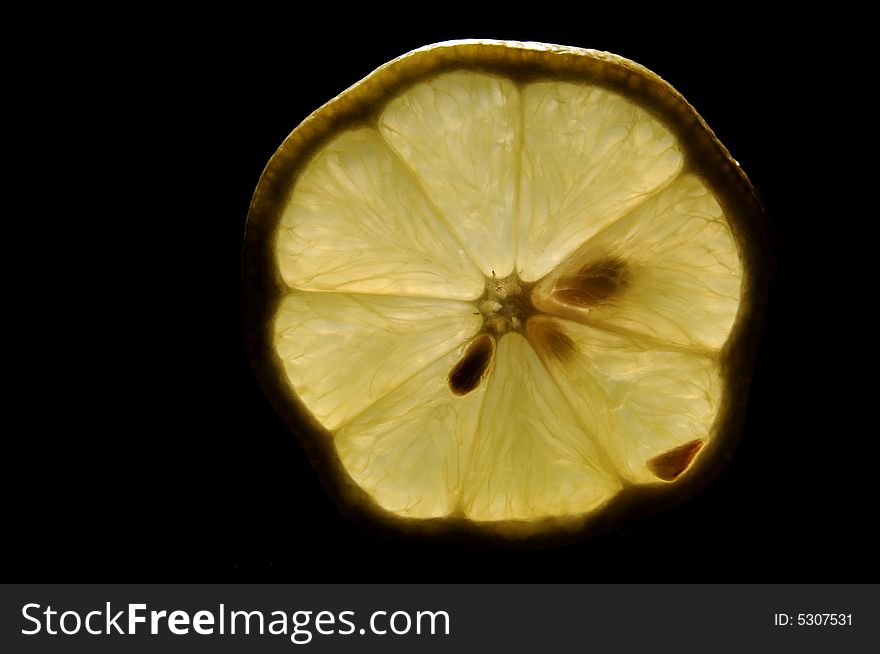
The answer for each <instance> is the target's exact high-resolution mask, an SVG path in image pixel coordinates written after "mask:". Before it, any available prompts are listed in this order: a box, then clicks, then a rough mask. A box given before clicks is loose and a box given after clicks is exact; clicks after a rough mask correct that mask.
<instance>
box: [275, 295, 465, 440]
mask: <svg viewBox="0 0 880 654" xmlns="http://www.w3.org/2000/svg"><path fill="white" fill-rule="evenodd" d="M481 324H482V319H481V317H480V316H478V315H476V316H475V315H474V308H473V304H470V303H465V302H460V301H456V300H443V299H429V298H407V297H397V296H382V295H356V294H344V293H309V292H294V293H291V294H290V295H288V296H287V297H286V298H285V299H284V300H283V302H282V304H281V307H280V309H279V311H278V314H277V317H276V319H275V342H276V349H277V352H278V355H279V357H280V358H281V361H282V362H283V365H284V371H285V373H286V375H287V379H288V381H289V383H290V385H291V386H292V387H293V389H294V391H295V392H296V394H297V395H298V396H299V397H300V398H301V399H302V401H303V403H304V404H305V405H306V407H308V409H309V410H310V411H311V412H312V414H313V415H314V416H315V417H316V418H318V420H319V421H320V422H321V423H322V424H323V425H324V426H325V427H326V428H327V429H330V430H333V429H336V428H337V427H339V426H341V425H342V424H343V423H345V422H347V421H348V420H350V419H351V418H353V417H354V416H356V415H357V414H358V413H360V412H361V411H363V410H364V409H366V408H367V407H368V406H370V405H371V404H372V403H373V402H375V401H376V400H377V399H379V398H381V397H383V396H384V395H386V394H387V393H388V392H389V391H391V390H393V389H394V388H396V387H397V386H398V385H400V384H401V383H402V382H403V381H405V380H406V379H407V378H409V377H411V376H412V375H414V374H415V373H418V372H421V371H422V370H424V369H425V368H426V367H427V366H428V365H429V364H431V363H433V362H434V361H436V360H437V359H439V358H441V357H442V356H444V355H445V354H447V353H448V352H450V351H451V350H453V349H455V348H457V347H458V346H459V345H460V344H461V343H462V342H464V341H465V340H466V339H468V338H470V337H471V336H473V335H474V334H475V333H476V332H477V331H478V330H479V329H480V327H481Z"/></svg>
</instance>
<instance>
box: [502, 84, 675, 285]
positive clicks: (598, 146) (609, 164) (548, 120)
mask: <svg viewBox="0 0 880 654" xmlns="http://www.w3.org/2000/svg"><path fill="white" fill-rule="evenodd" d="M521 102H522V105H523V109H522V111H523V140H522V177H521V181H520V199H519V230H518V231H519V239H518V246H517V256H516V267H517V271H518V273H519V276H520V278H521V279H523V280H524V281H535V280H537V279H540V278H541V277H543V276H544V275H546V274H547V273H549V272H550V271H551V270H552V269H553V268H555V267H556V266H557V265H558V264H559V263H560V262H562V261H563V260H564V259H565V258H566V257H567V256H568V255H569V254H571V252H572V251H574V250H575V249H576V248H577V247H578V246H580V245H581V244H582V243H583V242H584V241H586V240H587V239H589V238H590V237H591V236H593V235H595V234H596V233H598V232H599V231H600V230H601V229H602V228H604V227H607V226H608V225H610V224H612V223H613V222H614V221H616V220H617V219H618V218H620V217H621V216H622V215H624V214H625V213H626V212H627V211H628V210H630V209H632V208H633V207H635V206H637V205H639V204H641V203H642V202H644V201H645V200H646V198H648V197H649V196H650V195H651V194H652V193H655V192H657V191H658V190H659V189H660V188H662V187H663V185H665V184H667V183H668V182H670V181H671V180H672V179H673V178H674V177H675V176H676V175H677V174H678V173H679V171H680V169H681V167H682V160H683V157H682V153H681V150H680V149H679V147H678V144H677V141H676V139H675V137H674V136H673V135H672V133H671V132H670V131H669V130H668V129H666V128H665V127H664V126H663V125H661V124H660V123H659V122H658V121H657V120H656V119H655V118H653V117H652V116H651V115H650V114H648V112H646V111H645V110H644V109H641V108H640V107H638V106H636V105H634V104H633V103H631V102H629V101H628V100H626V99H625V98H623V97H621V96H619V95H617V94H614V93H611V92H609V91H606V90H603V89H600V88H596V87H591V86H588V85H583V84H571V83H563V82H539V83H534V84H528V85H526V86H525V88H524V89H523V91H522V94H521Z"/></svg>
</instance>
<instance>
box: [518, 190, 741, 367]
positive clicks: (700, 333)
mask: <svg viewBox="0 0 880 654" xmlns="http://www.w3.org/2000/svg"><path fill="white" fill-rule="evenodd" d="M603 261H605V262H607V261H615V262H618V266H619V268H620V270H619V271H618V275H617V276H618V277H619V281H617V282H616V285H617V286H619V288H616V289H615V290H614V293H613V295H612V297H610V298H609V301H607V302H601V303H598V305H596V306H579V303H578V302H559V301H556V300H555V299H554V295H556V296H558V295H559V293H555V292H554V288H556V289H558V287H559V281H560V280H561V279H565V280H573V279H574V278H576V276H577V273H578V271H584V270H586V271H589V270H595V269H596V268H597V266H599V265H600V264H601V263H602V262H603ZM741 284H742V264H741V262H740V259H739V254H738V252H737V247H736V243H735V241H734V239H733V235H732V234H731V231H730V227H729V225H728V224H727V221H726V219H725V217H724V212H723V211H722V209H721V207H720V206H719V204H718V202H717V201H716V200H715V198H714V197H713V196H712V194H711V193H710V192H709V190H708V189H707V188H706V186H705V185H704V184H703V182H702V181H701V180H700V178H699V177H697V176H696V175H691V174H686V175H681V176H680V177H678V178H677V179H676V180H675V181H674V182H673V183H672V184H670V185H669V186H668V187H666V188H664V189H663V190H662V191H661V192H660V193H658V194H657V195H655V196H654V197H652V198H651V199H649V200H648V201H647V202H645V203H644V204H643V205H641V206H640V207H638V208H636V209H634V210H633V211H632V212H631V213H629V214H628V215H626V216H624V217H623V218H621V219H620V220H619V221H617V222H616V223H614V224H613V225H611V226H609V227H608V228H607V229H606V230H604V231H603V232H601V233H600V234H598V235H597V236H595V237H594V238H592V239H590V240H589V241H587V242H586V243H584V244H583V246H582V247H581V248H580V252H579V253H577V254H576V255H575V256H572V257H571V258H570V260H569V261H566V262H565V263H564V264H563V265H561V266H560V267H559V268H558V269H557V270H556V271H554V273H553V274H551V275H550V276H548V277H547V278H546V279H544V280H542V281H541V283H539V284H538V285H537V286H536V288H535V291H534V294H533V299H534V300H535V302H536V304H537V305H538V306H539V307H540V308H542V309H544V310H545V311H547V312H548V313H553V314H559V315H563V316H564V317H569V318H574V319H579V320H586V321H587V322H588V323H589V324H591V325H593V326H596V327H599V326H602V327H605V328H608V329H611V330H618V331H619V330H624V331H627V332H631V333H634V334H637V335H641V336H643V337H645V338H646V339H649V340H650V341H651V342H653V343H655V344H656V345H657V346H659V347H663V346H666V345H673V344H674V345H680V346H684V347H691V348H696V349H702V350H704V351H710V352H711V351H715V350H718V349H719V348H721V347H722V346H723V345H724V343H725V342H726V341H727V338H728V336H729V335H730V330H731V329H732V327H733V323H734V320H735V319H736V314H737V311H738V309H739V304H740V287H741ZM569 285H571V282H569ZM575 285H576V284H575Z"/></svg>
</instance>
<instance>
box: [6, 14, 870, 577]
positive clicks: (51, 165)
mask: <svg viewBox="0 0 880 654" xmlns="http://www.w3.org/2000/svg"><path fill="white" fill-rule="evenodd" d="M547 9H548V10H549V9H550V7H548V8H547ZM613 11H614V9H613V8H612V9H611V10H609V12H608V14H607V15H602V16H600V15H597V14H595V13H592V12H588V11H586V10H578V12H577V13H576V14H575V15H572V16H565V15H561V16H557V17H552V16H550V15H549V14H542V15H536V14H534V13H528V14H523V13H516V12H515V10H514V8H513V7H512V6H503V5H499V7H498V9H497V12H498V13H493V12H490V11H488V10H485V11H481V12H476V11H475V9H474V7H473V6H471V7H470V8H468V9H466V10H465V9H459V10H454V9H451V8H450V7H449V6H448V5H443V6H442V8H441V7H440V6H437V7H430V8H427V7H426V8H424V9H420V10H418V11H417V10H416V9H415V6H413V7H412V8H411V9H409V10H405V11H403V12H402V13H400V12H394V11H391V9H390V7H388V8H381V9H380V8H375V9H373V10H370V11H367V10H360V11H357V12H355V13H354V14H352V13H351V12H349V11H348V10H344V9H342V7H341V6H340V7H338V8H336V9H335V10H333V11H327V12H325V13H324V15H322V16H308V15H304V14H303V15H295V14H293V15H291V14H273V13H267V14H264V15H259V16H257V15H243V14H240V13H236V12H230V13H227V14H224V15H217V14H216V13H215V14H211V15H205V16H198V17H186V18H184V17H182V16H176V15H168V16H155V15H152V16H139V17H131V18H126V19H122V18H120V17H111V18H112V20H111V26H110V27H107V28H101V27H97V24H98V23H96V22H94V21H96V20H97V18H98V17H89V16H83V15H77V16H72V17H71V20H73V19H74V18H75V19H76V22H75V23H72V24H75V25H76V28H75V29H73V28H68V26H66V25H65V24H64V20H63V19H61V18H59V22H58V24H55V25H53V30H52V31H45V30H43V29H42V27H43V25H41V24H38V23H35V24H32V25H29V26H28V27H29V28H30V29H31V30H32V32H33V35H34V38H33V40H32V41H31V46H30V49H29V52H31V53H33V52H39V51H48V50H51V57H50V58H49V62H48V63H42V64H41V63H34V61H30V60H28V59H27V57H26V56H22V57H21V58H20V59H19V60H18V62H19V63H18V64H16V67H15V69H16V71H17V72H16V76H17V77H19V78H20V80H19V81H22V82H24V84H25V86H26V87H27V89H28V92H22V93H21V94H19V95H17V96H16V97H19V98H20V103H21V105H22V106H23V107H24V108H25V112H26V113H27V112H28V111H29V107H30V106H31V105H29V104H28V100H27V97H26V96H29V97H30V99H31V100H32V101H33V100H35V101H34V102H33V105H32V106H33V114H34V115H32V116H31V118H32V119H33V118H36V122H37V123H38V127H36V128H34V130H33V131H31V132H28V133H27V134H28V139H29V145H30V147H29V151H30V155H29V158H28V159H27V165H26V166H23V167H24V168H25V169H26V170H27V176H28V177H30V181H31V182H35V190H28V192H27V193H26V194H25V193H22V195H24V197H25V199H26V201H27V205H28V207H29V209H30V210H29V211H27V212H25V213H23V214H21V215H23V216H27V217H28V218H29V220H30V223H29V224H30V225H31V226H32V227H33V228H34V230H33V231H34V233H33V234H32V235H31V236H30V237H29V238H34V239H36V240H35V241H31V242H37V243H39V244H40V246H39V248H38V249H37V255H36V256H35V257H34V258H33V259H31V260H29V265H28V267H27V268H24V270H26V271H27V274H26V275H22V276H23V277H25V278H26V279H27V281H28V282H30V281H31V280H33V281H34V283H33V285H32V286H31V285H30V283H29V284H28V285H27V288H29V289H30V288H33V289H34V290H32V291H26V293H25V294H26V295H27V296H28V301H27V302H26V303H23V304H22V305H21V306H22V310H21V311H20V313H22V314H24V315H27V316H29V317H30V318H31V319H30V320H28V321H26V325H25V327H26V329H27V330H28V331H30V332H31V335H35V336H36V344H35V345H34V346H33V347H32V348H27V349H26V354H27V356H28V357H29V361H30V365H29V367H28V370H26V372H24V373H22V376H21V377H20V382H19V384H18V385H17V388H18V389H19V390H18V391H17V393H16V394H15V395H14V396H12V397H13V399H15V400H16V402H13V403H14V404H21V405H22V406H21V407H12V408H19V409H20V408H25V410H26V419H25V420H24V421H23V422H22V423H21V426H20V427H17V428H15V429H14V430H13V431H14V432H15V434H16V437H15V438H10V441H14V442H15V443H17V444H20V445H21V447H20V449H19V448H17V449H15V451H10V453H9V455H8V457H7V459H6V462H5V463H6V467H7V469H8V475H7V477H8V479H9V480H11V481H12V484H11V486H12V488H11V489H10V490H9V491H8V492H7V505H8V511H7V512H6V515H7V518H6V519H7V527H8V528H7V529H5V530H4V532H5V536H4V538H5V539H6V541H7V546H8V547H7V548H6V550H5V551H6V554H5V555H4V560H5V565H4V568H5V571H6V576H7V577H11V578H13V579H15V580H18V581H49V580H53V581H99V580H100V581H244V580H248V581H257V580H260V581H273V580H277V581H416V580H420V581H446V582H461V581H603V582H630V581H648V582H660V581H663V582H676V581H691V582H709V581H727V582H733V581H736V582H743V581H870V580H876V577H877V574H876V570H877V568H876V565H875V564H874V562H873V561H874V558H875V554H874V552H875V548H876V546H877V542H876V536H873V535H872V534H873V532H872V529H871V527H872V522H873V521H874V517H873V516H874V513H875V511H874V496H875V495H876V493H875V492H874V491H869V490H868V485H869V481H870V479H869V478H867V477H865V476H863V475H862V474H860V473H859V472H858V471H857V468H858V466H859V465H860V463H861V462H863V461H864V460H865V459H866V458H867V457H868V454H867V451H866V443H867V442H868V441H869V440H870V437H869V436H868V435H867V434H868V433H869V432H870V430H869V428H868V427H866V426H863V422H862V420H863V413H865V412H866V411H867V412H869V411H870V408H869V405H868V408H863V409H862V410H861V411H860V410H859V407H866V405H865V402H866V401H867V400H866V399H865V396H866V395H867V394H866V393H860V392H859V391H858V386H859V385H858V384H856V383H855V382H854V381H852V378H851V377H850V376H848V375H847V374H844V373H843V372H842V371H841V370H842V368H841V367H840V366H841V363H842V361H841V360H843V359H845V360H848V361H850V362H856V363H857V364H858V363H859V362H862V363H863V364H864V365H867V363H866V359H865V358H863V357H866V356H867V353H863V352H861V351H859V350H858V348H857V343H858V337H859V335H860V334H863V333H864V329H865V328H864V327H860V328H859V329H858V330H856V331H854V332H845V331H844V330H841V329H840V322H841V314H842V313H843V314H844V315H852V309H848V307H852V306H853V305H852V304H851V300H850V298H849V296H846V293H847V292H848V291H849V292H851V291H850V289H851V286H852V281H851V280H852V279H854V278H856V277H858V274H859V273H857V271H856V270H855V265H856V264H855V261H856V260H857V257H856V256H855V255H854V254H851V253H849V251H848V252H846V253H844V254H843V255H841V249H842V248H841V244H842V243H844V242H846V243H847V247H850V245H849V240H847V238H844V236H843V235H841V233H840V232H841V224H845V223H847V222H848V221H850V220H852V218H851V213H852V212H853V210H852V209H851V208H850V207H848V206H847V205H846V199H845V198H846V197H848V195H851V185H848V184H846V183H845V182H844V181H842V177H843V175H844V172H842V171H844V170H845V169H847V168H848V167H852V165H851V163H849V161H850V160H849V159H847V158H846V157H844V156H842V155H841V154H840V151H839V150H838V145H839V139H840V136H839V134H840V131H841V130H843V131H844V132H846V131H847V130H849V129H851V120H852V118H851V117H849V116H846V115H845V114H844V113H843V112H840V110H839V108H837V107H836V106H835V101H834V99H833V98H834V96H833V94H831V95H830V96H829V91H828V89H829V88H832V89H833V88H836V87H837V86H839V85H841V84H843V82H842V81H841V80H842V78H841V77H840V75H841V70H840V68H841V61H840V58H837V57H835V56H829V55H828V54H827V53H828V52H829V51H831V50H833V47H834V46H833V45H832V43H831V42H830V41H829V40H828V39H827V38H824V39H819V38H816V34H814V33H812V32H810V31H809V30H807V28H805V27H803V26H801V27H796V26H794V25H789V24H784V23H769V22H768V21H767V18H766V17H765V16H762V15H761V14H760V13H757V12H753V11H747V10H745V9H742V8H740V9H739V10H738V13H734V12H730V13H728V14H722V15H718V16H714V17H709V16H707V15H704V14H702V13H698V12H691V11H687V12H684V11H683V12H681V13H680V15H675V16H673V15H669V14H665V13H659V12H654V13H652V14H650V15H644V14H643V13H641V12H639V11H636V10H635V9H634V8H627V9H625V10H622V11H621V12H620V13H618V14H615V13H613ZM389 17H393V19H394V20H396V21H398V23H397V24H396V25H394V26H391V25H389V24H387V23H385V22H384V21H385V20H386V19H388V18H389ZM107 18H108V17H107V16H103V17H102V20H106V19H107ZM36 28H40V29H36ZM814 28H816V27H815V26H813V27H811V28H810V29H814ZM451 38H502V39H518V40H535V41H545V42H551V43H563V44H566V45H573V46H581V47H590V48H596V49H603V50H608V51H611V52H614V53H617V54H620V55H623V56H626V57H628V58H631V59H634V60H635V61H638V62H639V63H641V64H643V65H645V66H647V67H648V68H650V69H652V70H653V71H655V72H657V73H658V74H660V75H661V76H662V77H664V78H665V79H666V80H667V81H669V82H670V83H672V84H673V86H675V87H676V88H677V89H678V90H679V91H681V92H682V94H683V95H684V96H685V97H686V98H687V99H688V100H689V101H690V102H691V104H693V105H694V106H695V107H696V108H697V110H698V111H699V112H700V113H701V114H702V116H703V117H704V118H705V119H706V121H707V122H708V123H709V125H710V126H711V127H712V128H713V129H714V130H715V132H716V134H717V135H718V136H719V138H720V139H721V141H722V142H723V143H725V145H726V146H727V147H728V149H729V150H730V151H731V153H732V154H733V156H734V157H735V158H736V159H737V160H738V161H739V162H740V163H741V164H742V166H743V168H744V169H745V171H746V172H747V173H748V175H749V176H750V178H751V179H752V181H753V182H754V183H755V185H756V186H757V188H758V191H759V193H760V194H761V196H762V198H763V201H764V202H765V204H766V206H767V208H768V220H769V221H770V223H771V229H772V232H773V240H774V251H775V258H776V262H777V269H776V274H775V277H774V284H773V288H772V295H771V303H770V305H769V309H768V313H767V318H766V327H765V337H764V340H763V343H762V346H761V350H760V352H759V359H758V364H757V368H756V371H755V378H754V382H753V386H752V395H751V401H750V404H749V410H748V415H747V418H746V427H745V433H744V436H743V439H742V442H741V445H740V447H739V449H738V451H737V455H736V457H735V459H734V461H733V463H732V464H731V466H730V467H729V468H728V469H727V470H726V472H725V473H724V474H723V475H722V476H721V477H720V478H719V479H718V480H717V481H716V482H715V483H713V484H712V485H711V486H710V487H709V488H708V489H707V490H706V491H705V492H703V493H702V494H700V495H699V496H697V497H695V498H694V499H692V500H689V501H688V502H686V503H684V504H683V505H680V506H679V507H677V508H675V509H672V510H670V511H667V512H665V513H663V514H660V515H657V516H655V517H653V518H650V519H647V520H645V521H643V522H640V523H638V524H635V525H633V526H631V527H630V528H628V529H626V530H624V531H619V532H616V533H614V534H610V535H607V536H604V537H601V538H598V539H595V540H592V541H588V542H585V543H581V544H578V545H569V546H565V547H561V548H554V549H540V550H529V551H507V550H492V549H480V548H474V547H464V546H462V547H453V546H450V545H441V544H430V543H422V542H413V541H410V540H407V539H404V538H394V537H379V536H377V535H375V534H372V533H369V532H364V531H362V530H361V529H360V528H359V527H357V526H355V525H353V524H352V523H350V522H349V521H348V520H347V519H346V518H344V517H343V516H342V515H341V514H339V513H338V512H337V510H336V509H335V508H334V506H333V505H332V504H331V502H330V501H329V500H328V499H327V497H326V496H325V494H324V492H323V490H322V489H321V487H320V485H319V483H318V481H317V478H316V477H315V475H314V474H313V472H312V470H311V468H310V466H309V464H308V462H307V460H306V459H305V456H304V455H303V453H302V451H301V449H300V447H299V445H298V443H297V441H296V439H295V438H293V437H292V436H291V435H290V434H289V433H287V431H286V430H285V428H284V427H283V425H282V423H281V421H280V420H279V419H278V418H277V417H276V416H275V414H274V413H273V411H272V410H271V409H270V407H269V405H268V403H267V401H266V400H265V399H264V398H263V396H262V394H261V393H260V391H259V389H258V388H257V385H256V383H255V381H254V379H253V378H252V376H251V374H250V370H249V368H248V363H247V360H246V357H245V355H244V349H243V344H242V330H241V324H240V287H239V274H240V268H239V266H240V252H241V245H242V237H243V233H244V222H245V218H246V214H247V209H248V203H249V201H250V197H251V194H252V193H253V189H254V187H255V185H256V183H257V180H258V178H259V175H260V173H261V171H262V168H263V166H264V165H265V163H266V162H267V161H268V159H269V157H270V156H271V155H272V153H273V152H274V150H275V149H276V148H277V147H278V145H279V144H280V143H281V141H282V140H283V138H284V137H285V136H286V135H287V134H288V133H289V132H290V131H291V130H292V129H293V128H294V127H295V126H296V125H297V124H298V122H299V121H301V120H302V119H303V118H305V117H306V116H307V115H308V114H309V113H310V112H311V111H312V110H313V109H315V108H317V107H318V106H319V105H320V104H322V103H323V102H325V101H326V100H328V99H330V98H331V97H333V96H334V95H336V94H337V93H339V92H341V91H342V90H344V89H345V88H346V87H347V86H349V85H350V84H352V83H354V82H356V81H357V80H359V79H360V78H362V77H363V76H365V75H366V74H368V73H369V72H370V71H371V70H373V69H374V68H375V67H377V66H378V65H380V64H382V63H384V62H386V61H388V60H390V59H391V58H393V57H395V56H398V55H400V54H402V53H404V52H406V51H407V50H410V49H412V48H415V47H419V46H421V45H425V44H427V43H431V42H435V41H439V40H444V39H451ZM840 121H844V122H843V123H841V122H840ZM830 125H834V126H835V127H833V128H831V127H829V126H830ZM24 160H25V159H23V161H24ZM847 189H849V191H850V192H849V193H846V192H845V191H847ZM861 213H864V211H862V212H861ZM829 226H831V227H829ZM850 238H851V235H850ZM11 245H12V246H15V243H11ZM12 249H15V247H13V248H12ZM34 261H36V263H33V262H34ZM35 267H36V268H38V271H37V272H36V273H33V274H31V273H32V269H33V268H35ZM15 285H16V286H17V287H18V286H21V284H20V282H19V281H18V280H16V282H15ZM19 398H20V399H21V401H20V402H18V399H19ZM874 432H876V429H874Z"/></svg>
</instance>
